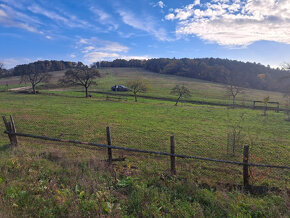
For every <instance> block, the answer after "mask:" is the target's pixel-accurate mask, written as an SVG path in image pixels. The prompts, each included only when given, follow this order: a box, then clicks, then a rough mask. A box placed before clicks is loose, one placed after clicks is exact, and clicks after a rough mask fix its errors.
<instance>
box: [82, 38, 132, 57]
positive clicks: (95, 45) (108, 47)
mask: <svg viewBox="0 0 290 218" xmlns="http://www.w3.org/2000/svg"><path fill="white" fill-rule="evenodd" d="M77 48H79V49H80V50H81V52H82V53H83V54H84V60H85V62H86V63H93V62H96V61H100V60H112V59H115V58H120V57H121V56H124V53H127V52H128V51H129V48H128V47H127V46H124V45H121V44H120V43H118V42H112V41H108V40H100V39H97V38H95V37H92V38H81V39H80V40H79V41H78V43H77Z"/></svg>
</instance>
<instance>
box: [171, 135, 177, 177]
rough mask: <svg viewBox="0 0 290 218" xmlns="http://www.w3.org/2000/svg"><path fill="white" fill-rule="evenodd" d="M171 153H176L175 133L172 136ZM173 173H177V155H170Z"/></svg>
mask: <svg viewBox="0 0 290 218" xmlns="http://www.w3.org/2000/svg"><path fill="white" fill-rule="evenodd" d="M170 154H172V155H174V154H175V139H174V135H172V136H170ZM170 164H171V174H172V175H176V168H175V156H170Z"/></svg>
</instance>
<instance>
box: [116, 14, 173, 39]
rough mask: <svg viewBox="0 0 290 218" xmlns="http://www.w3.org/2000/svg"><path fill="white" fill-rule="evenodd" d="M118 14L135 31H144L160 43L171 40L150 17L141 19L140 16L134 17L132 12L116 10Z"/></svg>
mask: <svg viewBox="0 0 290 218" xmlns="http://www.w3.org/2000/svg"><path fill="white" fill-rule="evenodd" d="M118 12H119V14H120V16H121V18H122V21H123V22H124V23H125V24H127V25H129V26H131V27H133V28H135V29H138V30H142V31H145V32H147V33H148V34H151V35H153V36H154V37H155V38H157V39H158V40H160V41H171V40H172V39H171V38H170V37H168V35H167V32H166V30H165V29H164V28H162V27H158V25H157V24H156V22H155V21H154V19H153V18H152V17H150V16H146V17H142V18H141V17H140V16H135V15H134V14H133V13H132V12H130V11H126V10H118Z"/></svg>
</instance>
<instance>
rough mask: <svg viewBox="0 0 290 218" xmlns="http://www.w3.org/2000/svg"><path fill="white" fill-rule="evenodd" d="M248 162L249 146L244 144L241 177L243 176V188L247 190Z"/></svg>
mask: <svg viewBox="0 0 290 218" xmlns="http://www.w3.org/2000/svg"><path fill="white" fill-rule="evenodd" d="M248 162H249V146H247V145H246V146H244V156H243V163H244V164H245V165H243V178H244V188H245V189H246V190H247V189H248V188H249V187H250V185H249V166H248V165H246V164H248Z"/></svg>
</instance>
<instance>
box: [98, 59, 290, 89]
mask: <svg viewBox="0 0 290 218" xmlns="http://www.w3.org/2000/svg"><path fill="white" fill-rule="evenodd" d="M93 66H94V67H142V68H144V69H146V70H149V71H152V72H155V73H161V74H169V75H179V76H185V77H190V78H196V79H202V80H207V81H212V82H219V83H224V84H234V85H238V86H242V87H248V88H254V89H261V90H272V91H285V90H288V87H289V85H290V81H289V80H285V78H286V77H287V78H289V74H290V72H289V70H288V71H286V70H281V69H278V68H277V69H274V68H271V67H270V66H264V65H262V64H259V63H250V62H242V61H236V60H229V59H220V58H195V59H190V58H181V59H175V58H173V59H170V58H153V59H148V60H134V59H133V60H129V61H127V60H123V59H116V60H114V61H112V62H108V61H102V62H97V63H95V64H93Z"/></svg>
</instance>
